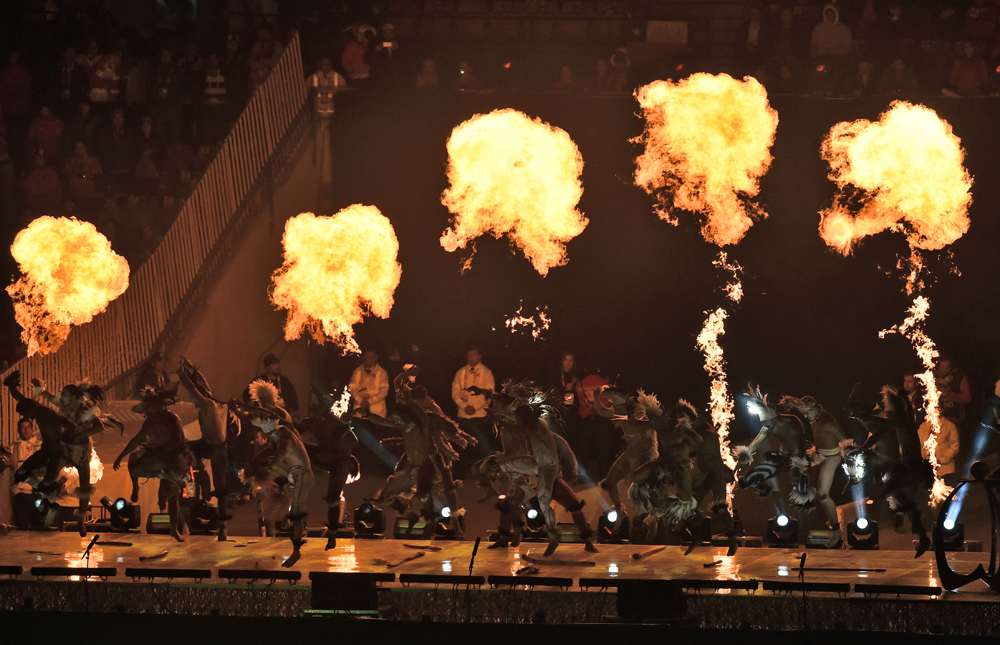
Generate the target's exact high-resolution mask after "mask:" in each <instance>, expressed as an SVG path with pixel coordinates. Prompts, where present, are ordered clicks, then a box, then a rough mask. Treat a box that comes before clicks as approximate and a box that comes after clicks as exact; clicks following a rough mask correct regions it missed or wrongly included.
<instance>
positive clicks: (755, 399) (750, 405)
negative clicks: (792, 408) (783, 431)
mask: <svg viewBox="0 0 1000 645" xmlns="http://www.w3.org/2000/svg"><path fill="white" fill-rule="evenodd" d="M743 394H744V395H745V396H747V397H748V398H749V400H748V401H747V410H749V411H750V413H751V414H756V415H757V416H758V417H759V418H760V420H761V421H767V420H768V419H773V418H774V417H775V416H777V415H776V414H775V412H774V409H773V408H772V407H771V404H770V403H768V402H767V395H766V394H761V392H760V386H759V385H758V386H757V387H756V388H754V387H753V386H752V385H750V384H747V389H746V392H744V393H743Z"/></svg>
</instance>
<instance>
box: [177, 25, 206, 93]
mask: <svg viewBox="0 0 1000 645" xmlns="http://www.w3.org/2000/svg"><path fill="white" fill-rule="evenodd" d="M204 68H205V59H204V58H203V57H202V55H201V52H200V51H198V43H196V42H194V41H193V40H189V41H187V42H186V43H185V44H184V55H183V56H181V57H180V58H179V59H177V69H178V70H179V71H180V73H181V82H182V83H183V85H184V89H183V97H182V101H184V102H186V103H193V104H197V103H198V102H199V100H200V98H201V96H200V95H201V90H202V81H203V80H204V77H203V76H202V71H204Z"/></svg>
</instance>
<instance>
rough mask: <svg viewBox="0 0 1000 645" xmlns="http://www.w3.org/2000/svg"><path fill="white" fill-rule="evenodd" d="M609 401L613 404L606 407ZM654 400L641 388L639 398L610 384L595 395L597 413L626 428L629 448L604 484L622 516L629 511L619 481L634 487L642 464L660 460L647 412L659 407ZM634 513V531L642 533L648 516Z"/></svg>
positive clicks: (620, 427) (616, 462) (620, 457)
mask: <svg viewBox="0 0 1000 645" xmlns="http://www.w3.org/2000/svg"><path fill="white" fill-rule="evenodd" d="M605 400H607V401H609V402H610V403H611V405H610V406H605V405H604V401H605ZM654 400H655V397H653V398H650V397H649V396H648V395H646V394H645V393H644V392H641V391H640V392H639V394H638V397H636V396H629V395H628V393H627V392H625V391H624V390H621V389H619V388H617V387H611V386H609V385H605V386H603V387H602V388H601V389H600V390H599V391H598V392H597V393H596V396H594V412H595V413H596V414H598V415H600V416H602V417H604V418H606V419H613V420H614V425H615V427H617V428H618V429H620V430H621V431H622V438H623V439H624V440H625V450H623V451H622V453H621V454H620V455H618V458H617V459H615V461H614V463H613V464H611V468H609V469H608V474H607V475H605V477H604V479H603V480H602V481H601V484H600V486H601V488H602V489H603V490H604V491H605V492H607V494H608V497H610V498H611V508H612V509H613V510H615V511H618V513H619V515H622V514H624V510H625V509H624V507H623V506H622V499H621V492H620V491H619V490H618V487H619V484H621V483H622V482H624V483H625V485H626V487H628V486H631V484H632V474H633V473H634V472H635V471H636V470H638V469H639V467H640V466H643V465H644V464H648V463H650V462H653V461H656V460H657V459H658V458H659V456H660V453H659V448H658V442H657V437H656V429H655V428H654V427H653V424H652V423H651V422H650V420H649V417H648V416H647V414H646V410H647V408H650V407H659V406H658V405H655V406H654V405H653V401H654ZM633 515H634V517H633V518H632V530H633V531H640V532H641V530H642V525H643V519H644V518H643V517H640V515H639V514H637V513H633ZM619 521H621V520H619Z"/></svg>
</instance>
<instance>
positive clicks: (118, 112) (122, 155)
mask: <svg viewBox="0 0 1000 645" xmlns="http://www.w3.org/2000/svg"><path fill="white" fill-rule="evenodd" d="M134 146H135V142H134V141H133V139H132V137H131V136H129V134H128V131H127V130H126V129H125V110H124V109H123V108H120V107H116V108H114V109H113V110H112V111H111V122H110V123H108V124H107V125H106V126H105V127H104V128H102V129H101V131H100V135H99V137H98V140H97V156H98V158H99V159H100V160H101V169H102V170H103V171H104V172H105V173H107V174H108V175H109V179H110V180H112V181H115V182H120V181H121V179H122V178H124V177H125V176H127V175H130V174H132V171H133V170H134V169H135V156H134V152H133V150H134Z"/></svg>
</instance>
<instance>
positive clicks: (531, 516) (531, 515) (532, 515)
mask: <svg viewBox="0 0 1000 645" xmlns="http://www.w3.org/2000/svg"><path fill="white" fill-rule="evenodd" d="M537 517H538V510H537V509H534V508H529V509H528V519H529V520H533V519H535V518H537Z"/></svg>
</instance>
